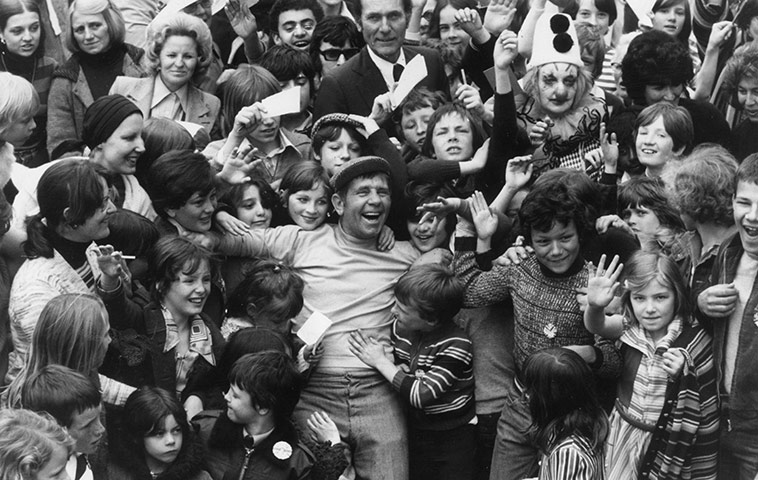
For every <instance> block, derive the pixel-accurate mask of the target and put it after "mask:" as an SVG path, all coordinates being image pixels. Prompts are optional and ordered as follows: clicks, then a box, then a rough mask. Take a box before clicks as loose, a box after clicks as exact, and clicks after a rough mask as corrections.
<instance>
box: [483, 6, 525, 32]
mask: <svg viewBox="0 0 758 480" xmlns="http://www.w3.org/2000/svg"><path fill="white" fill-rule="evenodd" d="M517 3H518V0H490V4H489V6H488V7H487V12H486V13H485V14H484V28H485V29H487V31H488V32H490V33H491V34H492V35H500V33H501V32H503V31H504V30H507V29H508V28H509V27H510V26H511V23H513V17H515V16H516V5H517Z"/></svg>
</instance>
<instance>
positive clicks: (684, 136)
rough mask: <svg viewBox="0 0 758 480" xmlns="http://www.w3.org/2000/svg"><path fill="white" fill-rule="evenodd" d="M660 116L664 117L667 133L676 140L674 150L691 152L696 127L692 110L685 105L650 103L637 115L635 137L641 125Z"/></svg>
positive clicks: (651, 121)
mask: <svg viewBox="0 0 758 480" xmlns="http://www.w3.org/2000/svg"><path fill="white" fill-rule="evenodd" d="M658 117H661V118H662V119H663V126H664V127H665V128H666V133H668V134H669V135H670V136H671V140H672V141H673V142H674V150H679V149H680V148H684V154H685V155H687V154H689V153H690V151H691V150H692V143H693V142H694V141H695V128H694V126H693V125H692V117H691V116H690V112H688V111H687V109H686V108H684V107H679V106H676V105H672V104H670V103H668V102H658V103H655V104H653V105H648V106H647V107H645V108H644V109H643V110H642V111H641V112H640V113H639V115H637V120H635V122H634V134H635V138H636V137H637V131H638V130H639V129H640V127H646V126H648V125H650V124H651V123H653V122H654V121H655V120H656V119H658Z"/></svg>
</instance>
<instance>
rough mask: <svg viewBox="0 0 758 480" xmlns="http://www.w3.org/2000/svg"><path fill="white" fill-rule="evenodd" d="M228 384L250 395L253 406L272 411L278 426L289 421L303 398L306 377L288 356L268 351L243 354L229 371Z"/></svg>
mask: <svg viewBox="0 0 758 480" xmlns="http://www.w3.org/2000/svg"><path fill="white" fill-rule="evenodd" d="M229 384H230V385H234V386H236V387H237V388H239V389H241V390H244V391H245V392H247V394H248V395H250V401H251V402H252V405H253V406H255V407H258V408H267V409H270V410H272V411H273V413H274V419H275V421H276V424H277V425H281V424H282V423H284V422H289V421H290V420H289V418H290V416H291V415H292V412H293V411H294V410H295V405H297V402H298V400H299V399H300V391H301V390H302V388H303V378H302V376H301V375H300V372H298V370H297V367H296V366H295V363H294V361H293V360H292V359H291V358H290V357H289V356H287V355H286V354H285V353H282V352H278V351H267V352H260V353H249V354H247V355H243V356H242V357H241V358H240V359H239V360H237V361H236V362H235V363H234V366H233V367H232V370H231V372H229Z"/></svg>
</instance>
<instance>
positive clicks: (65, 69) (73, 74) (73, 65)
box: [53, 55, 81, 82]
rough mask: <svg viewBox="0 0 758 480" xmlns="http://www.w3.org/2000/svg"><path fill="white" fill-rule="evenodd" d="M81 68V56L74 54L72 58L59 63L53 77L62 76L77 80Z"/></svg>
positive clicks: (72, 80)
mask: <svg viewBox="0 0 758 480" xmlns="http://www.w3.org/2000/svg"><path fill="white" fill-rule="evenodd" d="M80 68H81V67H80V66H79V57H77V56H76V55H72V56H71V58H69V59H68V60H66V61H65V62H64V63H62V64H60V65H58V67H57V68H56V69H55V70H53V78H62V79H66V80H69V81H71V82H76V81H77V79H78V78H79V69H80Z"/></svg>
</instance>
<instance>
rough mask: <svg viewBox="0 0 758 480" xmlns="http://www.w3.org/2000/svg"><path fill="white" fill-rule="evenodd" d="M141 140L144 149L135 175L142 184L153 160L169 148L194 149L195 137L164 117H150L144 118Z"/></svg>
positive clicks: (146, 179) (145, 180) (146, 180)
mask: <svg viewBox="0 0 758 480" xmlns="http://www.w3.org/2000/svg"><path fill="white" fill-rule="evenodd" d="M142 140H143V141H144V142H145V151H144V152H142V155H140V156H139V158H138V159H137V172H136V173H135V176H136V177H137V179H138V180H139V181H140V183H141V184H142V185H145V184H147V183H149V181H150V179H149V177H148V173H147V172H148V171H149V170H150V167H151V166H152V165H153V163H154V162H155V160H156V159H157V158H158V157H160V156H161V155H163V154H164V153H166V152H168V151H171V150H195V148H197V146H196V145H195V139H194V138H192V135H191V134H190V133H189V131H188V130H187V129H186V128H184V127H183V126H181V125H180V124H178V123H177V122H175V121H174V120H170V119H168V118H164V117H152V118H148V119H146V120H145V123H144V125H143V127H142Z"/></svg>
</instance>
